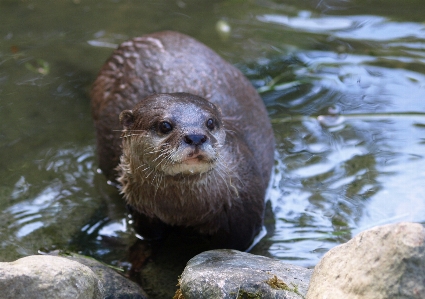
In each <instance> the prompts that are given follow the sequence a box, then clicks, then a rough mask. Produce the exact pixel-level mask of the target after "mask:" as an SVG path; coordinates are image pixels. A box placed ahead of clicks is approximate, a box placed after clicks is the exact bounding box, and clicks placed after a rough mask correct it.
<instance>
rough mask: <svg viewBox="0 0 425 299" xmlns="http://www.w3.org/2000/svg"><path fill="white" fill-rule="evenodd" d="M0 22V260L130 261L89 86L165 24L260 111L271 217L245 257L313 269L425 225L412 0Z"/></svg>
mask: <svg viewBox="0 0 425 299" xmlns="http://www.w3.org/2000/svg"><path fill="white" fill-rule="evenodd" d="M0 19H1V20H2V25H0V40H1V41H2V42H1V43H0V120H1V121H0V157H1V158H0V178H1V181H0V210H1V217H0V224H1V225H0V260H1V261H9V260H13V259H16V258H18V257H21V256H25V255H28V254H35V253H37V251H38V250H41V251H46V250H51V249H55V248H63V249H70V250H75V251H80V252H82V253H84V254H87V255H92V256H94V257H96V258H98V259H101V260H103V261H105V262H107V263H111V264H114V265H120V266H124V267H125V266H126V265H127V264H126V261H127V260H126V253H125V252H126V248H127V247H128V246H129V245H131V244H132V242H133V241H134V240H135V237H134V234H133V231H132V230H131V225H129V224H128V223H129V221H130V220H129V219H128V218H127V215H126V211H125V208H124V206H123V204H122V201H121V199H120V197H119V195H118V194H117V192H116V190H115V189H114V188H113V187H111V186H109V185H107V183H106V180H105V179H104V177H103V176H102V175H101V174H98V173H97V166H96V157H95V154H94V146H95V140H94V130H93V126H92V122H91V115H90V107H89V98H88V91H89V88H90V84H91V83H92V82H93V81H94V78H95V77H96V74H97V72H98V70H99V69H100V67H101V65H102V63H103V62H104V61H105V59H106V58H107V57H108V55H110V53H111V52H112V49H113V48H114V47H115V46H116V45H117V44H119V43H120V42H122V41H124V40H126V39H128V38H130V37H133V36H138V35H142V34H144V33H149V32H153V31H159V30H164V29H172V30H177V31H181V32H183V33H186V34H189V35H191V36H193V37H195V38H197V39H199V40H200V41H202V42H204V43H205V44H207V45H208V46H210V47H212V48H213V49H214V50H216V51H217V52H218V53H219V54H220V55H222V56H223V57H224V58H225V59H227V60H228V61H230V62H231V63H233V64H235V65H236V66H237V67H238V68H240V69H241V70H242V71H243V72H244V73H245V74H246V75H247V76H248V77H249V78H250V80H252V82H253V84H254V85H255V86H256V87H257V88H258V89H259V91H260V92H261V95H262V97H263V99H264V101H265V103H266V105H267V108H268V111H269V113H270V117H271V119H272V122H273V126H274V130H275V135H276V140H277V148H276V167H275V170H274V180H273V184H272V185H273V188H272V189H271V192H270V194H269V198H268V200H269V201H270V203H271V208H270V211H269V212H272V213H269V214H270V215H269V217H268V218H267V219H266V226H267V228H268V235H267V236H266V237H265V238H264V239H263V240H262V241H261V242H260V243H259V244H258V245H257V246H256V247H255V248H254V249H253V252H255V253H259V254H264V255H268V256H272V257H276V258H279V259H281V260H283V261H287V262H290V263H293V264H297V265H302V266H309V267H311V266H314V265H315V264H316V263H317V261H318V260H319V259H320V257H321V256H322V255H323V254H324V253H325V252H326V251H327V250H329V249H330V248H332V247H334V246H335V245H337V244H340V243H342V242H345V241H347V240H348V239H350V238H351V237H352V236H353V235H355V234H357V233H358V232H360V231H362V230H365V229H367V228H370V227H372V226H376V225H381V224H387V223H393V222H399V221H416V222H421V223H423V224H425V187H424V186H425V184H424V183H423V182H424V181H425V158H424V154H425V52H424V49H425V25H424V24H423V3H422V2H421V1H419V0H418V1H413V0H412V1H408V2H407V3H401V2H400V1H393V0H391V1H385V2H384V1H373V2H370V1H361V0H357V1H285V2H282V1H237V0H234V1H214V2H213V1H207V0H204V1H199V0H191V1H183V0H181V1H163V0H159V1H158V0H156V1H136V0H134V1H129V0H128V1H124V0H122V1H119V0H115V1H112V0H111V1H104V0H98V1H95V0H92V1H85V0H74V1H71V0H66V1H65V0H55V1H47V0H45V1H31V0H25V1H24V0H23V1H11V0H10V1H2V2H0ZM220 20H222V21H224V22H225V24H228V25H229V26H230V28H231V30H230V33H229V34H219V32H217V29H216V25H217V22H218V21H220Z"/></svg>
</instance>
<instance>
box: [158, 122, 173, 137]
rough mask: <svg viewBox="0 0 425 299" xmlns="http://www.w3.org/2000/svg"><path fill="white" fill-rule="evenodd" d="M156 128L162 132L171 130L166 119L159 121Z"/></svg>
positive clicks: (166, 132) (171, 127) (165, 132)
mask: <svg viewBox="0 0 425 299" xmlns="http://www.w3.org/2000/svg"><path fill="white" fill-rule="evenodd" d="M158 129H159V131H160V132H161V133H162V134H168V133H170V132H171V131H172V130H173V126H172V125H171V124H170V123H169V122H168V121H162V122H160V123H159V126H158Z"/></svg>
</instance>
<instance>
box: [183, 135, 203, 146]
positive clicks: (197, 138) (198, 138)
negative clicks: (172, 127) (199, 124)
mask: <svg viewBox="0 0 425 299" xmlns="http://www.w3.org/2000/svg"><path fill="white" fill-rule="evenodd" d="M207 139H208V138H207V136H205V135H195V134H193V135H192V134H191V135H186V136H184V138H183V140H184V142H186V143H187V144H190V145H201V144H203V143H205V141H207Z"/></svg>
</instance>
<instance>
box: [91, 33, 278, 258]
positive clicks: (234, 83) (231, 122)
mask: <svg viewBox="0 0 425 299" xmlns="http://www.w3.org/2000/svg"><path fill="white" fill-rule="evenodd" d="M91 99H92V113H93V119H94V123H95V127H96V131H97V148H98V156H99V163H100V168H101V169H102V171H103V172H104V173H105V175H106V176H107V177H108V178H109V179H111V180H117V181H118V182H119V183H120V184H121V185H122V189H121V190H122V193H123V194H124V197H125V199H126V201H127V203H128V204H129V205H130V207H131V209H132V211H133V215H134V217H135V223H136V230H138V231H139V232H141V233H142V235H147V236H148V237H157V236H160V235H161V232H162V230H163V228H164V227H166V225H170V226H182V227H192V228H194V229H195V230H196V231H198V232H200V233H202V234H207V235H212V236H215V237H216V239H217V240H219V244H218V245H217V246H219V247H223V248H234V249H239V250H244V249H246V248H248V247H249V245H250V244H251V242H252V241H253V238H254V237H255V235H256V234H257V233H258V232H259V230H260V229H261V226H262V219H263V214H264V196H265V190H266V188H267V185H268V181H269V178H270V172H271V167H272V165H273V160H274V159H273V151H274V138H273V132H272V128H271V125H270V121H269V119H268V116H267V112H266V109H265V107H264V104H263V102H262V100H261V98H260V97H259V95H258V93H257V92H256V90H255V89H254V88H253V87H252V85H251V84H250V82H249V81H248V80H247V79H246V78H245V77H244V76H243V74H242V73H241V72H240V71H239V70H237V69H236V68H235V67H233V66H232V65H230V64H229V63H227V62H225V61H224V60H223V59H222V58H220V57H219V56H218V55H217V54H216V53H215V52H213V51H212V50H211V49H209V48H208V47H206V46H205V45H203V44H201V43H200V42H198V41H196V40H194V39H192V38H190V37H188V36H186V35H183V34H180V33H176V32H170V31H166V32H159V33H154V34H150V35H145V36H142V37H139V38H134V39H132V40H130V41H127V42H124V43H123V44H121V45H120V46H119V47H118V49H117V50H116V51H115V52H114V53H113V54H112V56H111V57H110V58H109V60H108V61H107V62H106V63H105V65H104V66H103V68H102V69H101V71H100V74H99V76H98V78H97V79H96V81H95V83H94V86H93V90H92V94H91Z"/></svg>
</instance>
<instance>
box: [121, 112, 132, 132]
mask: <svg viewBox="0 0 425 299" xmlns="http://www.w3.org/2000/svg"><path fill="white" fill-rule="evenodd" d="M120 123H121V125H122V126H123V127H124V129H129V128H130V127H131V125H132V124H133V123H134V115H133V111H131V110H124V111H123V112H121V113H120Z"/></svg>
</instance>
